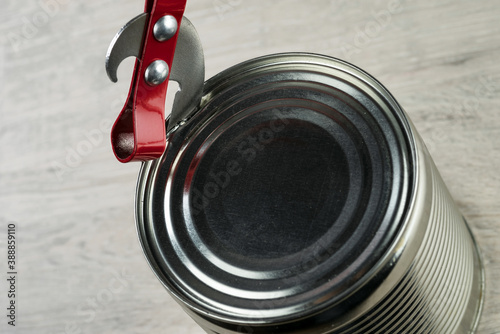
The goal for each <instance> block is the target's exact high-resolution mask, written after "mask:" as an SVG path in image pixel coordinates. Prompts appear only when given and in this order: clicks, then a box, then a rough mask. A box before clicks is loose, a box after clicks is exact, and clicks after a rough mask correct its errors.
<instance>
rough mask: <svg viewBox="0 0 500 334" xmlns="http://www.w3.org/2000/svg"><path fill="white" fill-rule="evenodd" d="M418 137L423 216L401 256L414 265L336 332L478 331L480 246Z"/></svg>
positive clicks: (481, 280)
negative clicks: (387, 290)
mask: <svg viewBox="0 0 500 334" xmlns="http://www.w3.org/2000/svg"><path fill="white" fill-rule="evenodd" d="M414 140H415V141H416V144H417V145H416V147H417V149H418V151H419V152H418V156H419V158H418V173H417V174H418V177H419V178H420V179H419V180H418V181H417V183H418V184H419V186H418V187H417V189H416V191H419V192H420V194H416V195H417V196H416V197H415V198H416V201H417V202H415V203H414V204H413V210H418V211H419V214H417V215H415V216H412V218H413V219H410V220H409V221H408V230H407V233H409V234H408V235H406V236H405V235H401V240H400V242H402V243H404V242H408V244H407V245H405V250H404V251H403V254H402V255H401V258H400V260H399V261H401V262H400V265H402V266H405V265H406V264H409V266H408V268H407V270H406V271H401V273H398V275H394V276H391V275H390V276H389V277H390V279H389V280H388V281H387V282H385V284H388V285H391V286H392V287H391V288H390V291H389V292H388V293H387V294H386V295H382V293H381V292H378V293H375V295H376V296H379V299H380V300H379V301H378V302H377V303H376V305H375V306H374V307H372V308H371V309H369V310H367V311H365V312H364V313H363V315H361V316H360V317H359V318H355V319H352V320H351V321H349V324H348V325H346V326H342V328H339V329H337V330H334V331H332V332H331V333H336V334H337V333H338V334H340V333H342V334H348V333H349V334H355V333H360V334H361V333H370V334H383V333H395V334H396V333H397V334H403V333H430V334H431V333H432V334H441V333H442V334H445V333H456V334H470V333H474V332H475V329H476V327H477V323H478V321H479V316H480V313H481V308H482V300H483V289H484V277H483V268H482V263H481V257H480V253H479V249H478V248H477V245H476V243H475V240H474V237H473V235H472V234H471V231H470V229H469V227H468V225H467V222H466V221H465V219H464V217H463V216H462V215H461V213H460V211H459V210H458V208H457V206H456V204H455V202H454V200H453V198H452V197H451V195H450V193H449V191H448V189H447V187H446V185H445V183H444V182H443V180H442V178H441V175H440V174H439V171H438V170H437V168H436V166H435V164H434V162H433V161H432V158H431V156H430V155H429V153H428V151H427V148H426V147H425V145H423V143H422V139H421V138H420V137H419V136H418V134H417V135H416V136H415V138H414ZM422 195H424V196H422ZM412 225H413V226H412ZM422 231H425V233H424V235H423V237H422V238H421V239H420V237H419V236H418V234H421V232H422ZM412 234H413V235H412ZM405 240H406V241H405ZM415 249H418V250H417V251H416V253H415V254H414V251H415ZM405 251H406V252H408V254H404V252H405ZM397 276H400V277H397Z"/></svg>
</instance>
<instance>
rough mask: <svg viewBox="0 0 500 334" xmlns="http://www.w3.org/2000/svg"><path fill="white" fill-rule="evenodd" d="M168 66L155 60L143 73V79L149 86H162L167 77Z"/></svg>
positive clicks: (161, 61)
mask: <svg viewBox="0 0 500 334" xmlns="http://www.w3.org/2000/svg"><path fill="white" fill-rule="evenodd" d="M168 72H169V68H168V64H167V63H166V62H164V61H163V60H155V61H154V62H152V63H151V65H149V66H148V68H147V69H146V72H145V73H144V79H145V80H146V82H147V83H148V85H150V86H158V85H160V84H162V83H163V82H164V81H165V80H166V79H167V77H168Z"/></svg>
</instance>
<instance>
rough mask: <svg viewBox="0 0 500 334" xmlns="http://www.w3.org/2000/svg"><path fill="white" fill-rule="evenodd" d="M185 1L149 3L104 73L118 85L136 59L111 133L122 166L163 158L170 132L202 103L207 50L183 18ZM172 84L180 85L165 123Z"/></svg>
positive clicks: (120, 36) (124, 32) (117, 43)
mask: <svg viewBox="0 0 500 334" xmlns="http://www.w3.org/2000/svg"><path fill="white" fill-rule="evenodd" d="M185 7H186V0H146V6H145V12H144V13H142V14H140V15H139V16H137V17H135V18H134V19H132V20H131V21H130V22H129V23H127V24H126V25H125V26H124V27H123V28H122V29H121V30H120V31H119V32H118V33H117V35H116V36H115V38H114V39H113V41H112V42H111V45H110V46H109V49H108V52H107V55H106V72H107V74H108V76H109V78H110V79H111V81H113V82H117V81H118V79H117V69H118V66H119V65H120V63H121V62H122V61H123V60H124V59H125V58H127V57H130V56H134V57H136V58H137V60H136V64H135V69H134V75H133V77H132V83H131V86H130V91H129V95H128V98H127V101H126V103H125V106H124V107H123V109H122V111H121V113H120V115H119V116H118V119H117V120H116V122H115V124H114V125H113V128H112V130H111V144H112V146H113V151H114V153H115V156H116V158H117V159H118V160H119V161H120V162H123V163H126V162H130V161H146V160H153V159H157V158H159V157H161V155H162V154H163V152H164V151H165V147H166V134H167V132H169V131H172V130H174V129H175V128H176V127H177V126H179V125H180V124H181V123H182V122H183V121H185V120H186V118H188V117H189V115H190V114H191V113H192V112H193V110H195V109H196V107H197V106H198V105H199V103H200V100H201V96H202V91H203V82H204V79H205V62H204V57H203V49H202V47H201V42H200V39H199V37H198V34H197V32H196V30H195V28H194V27H193V25H192V24H191V22H190V21H189V20H188V19H187V18H185V17H183V14H184V10H185ZM169 80H173V81H177V82H178V83H179V87H180V88H179V91H178V92H177V93H176V95H175V99H174V103H173V107H172V111H171V113H170V116H169V118H168V121H167V123H165V99H166V95H167V87H168V82H169Z"/></svg>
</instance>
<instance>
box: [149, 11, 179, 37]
mask: <svg viewBox="0 0 500 334" xmlns="http://www.w3.org/2000/svg"><path fill="white" fill-rule="evenodd" d="M177 28H178V26H177V20H176V19H175V17H173V16H172V15H165V16H164V17H162V18H161V19H159V20H158V21H157V22H156V24H155V26H154V28H153V35H154V36H155V38H156V39H157V40H158V41H159V42H164V41H167V40H169V39H171V38H172V37H174V36H175V34H176V33H177Z"/></svg>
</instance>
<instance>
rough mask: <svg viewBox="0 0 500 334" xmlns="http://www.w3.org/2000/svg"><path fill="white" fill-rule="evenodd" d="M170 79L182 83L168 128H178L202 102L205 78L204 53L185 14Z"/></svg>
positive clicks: (169, 129) (196, 34) (168, 129)
mask: <svg viewBox="0 0 500 334" xmlns="http://www.w3.org/2000/svg"><path fill="white" fill-rule="evenodd" d="M170 80H173V81H176V82H178V83H179V92H177V94H176V95H175V99H174V104H173V106H172V112H171V113H170V119H169V122H168V125H167V131H171V130H175V129H176V127H177V126H179V125H180V124H182V123H183V122H184V121H185V120H186V119H187V118H188V117H189V116H190V115H191V113H192V112H193V111H194V109H195V108H196V107H197V106H198V105H199V104H200V100H201V96H202V94H203V82H204V81H205V57H204V54H203V48H202V45H201V41H200V38H199V36H198V33H197V32H196V29H195V27H194V26H193V24H192V23H191V21H189V20H188V19H187V18H186V17H184V18H183V19H182V23H181V28H180V30H179V36H178V39H177V47H176V49H175V55H174V62H173V64H172V73H171V74H170Z"/></svg>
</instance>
